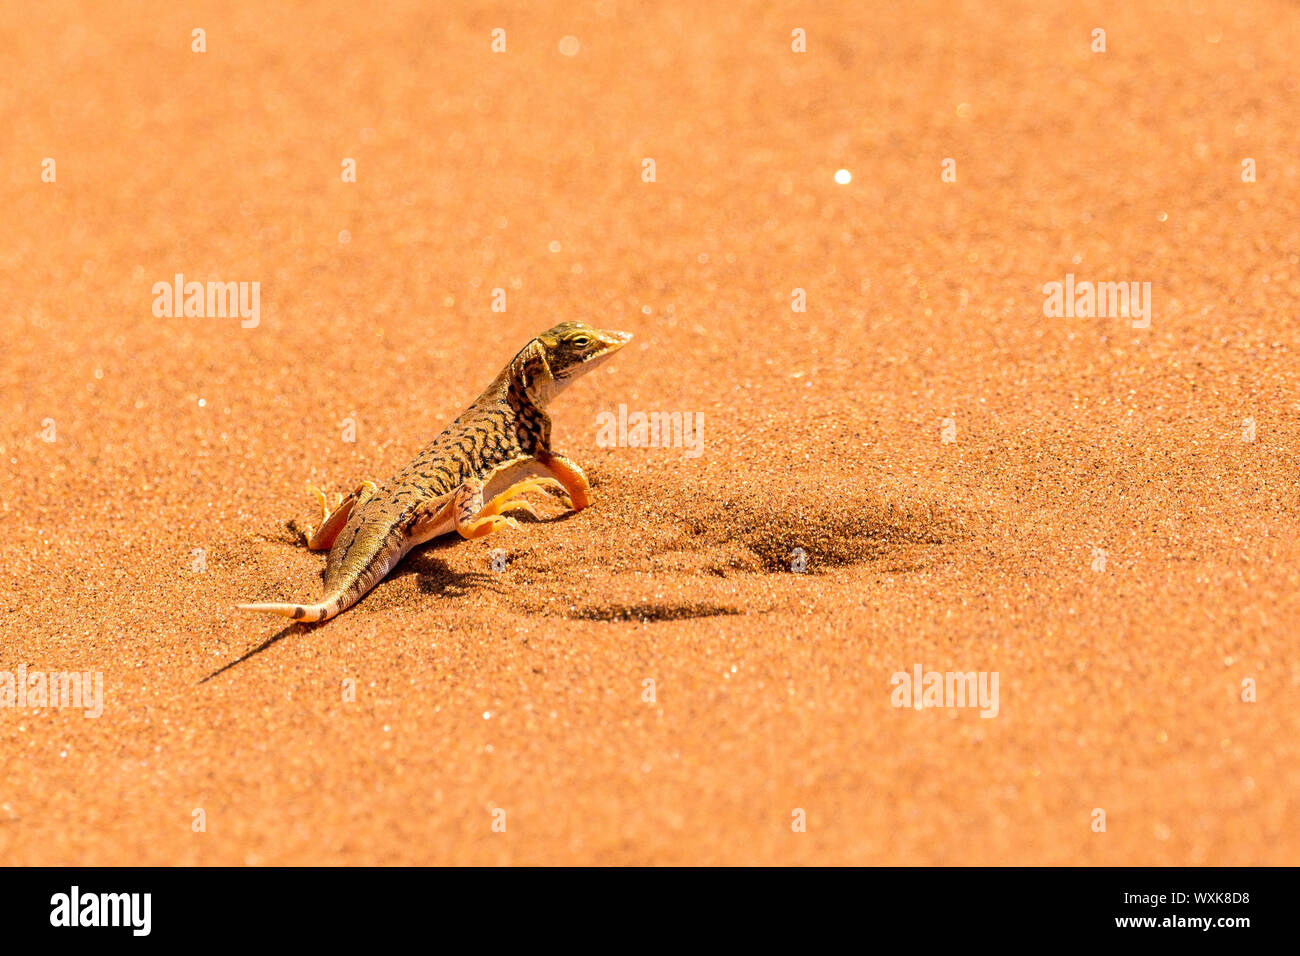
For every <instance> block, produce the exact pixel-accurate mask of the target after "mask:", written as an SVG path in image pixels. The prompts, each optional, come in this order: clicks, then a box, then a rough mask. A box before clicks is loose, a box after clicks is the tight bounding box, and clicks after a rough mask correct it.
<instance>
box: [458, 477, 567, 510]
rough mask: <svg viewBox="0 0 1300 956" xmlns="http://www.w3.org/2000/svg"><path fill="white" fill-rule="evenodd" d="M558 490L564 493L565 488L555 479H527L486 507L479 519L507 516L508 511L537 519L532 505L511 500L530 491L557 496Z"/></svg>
mask: <svg viewBox="0 0 1300 956" xmlns="http://www.w3.org/2000/svg"><path fill="white" fill-rule="evenodd" d="M557 488H558V489H559V490H560V492H561V493H563V491H564V486H563V485H561V484H560V483H559V482H558V481H556V480H555V479H554V478H525V479H524V480H523V481H520V482H518V483H516V484H513V485H511V486H510V487H509V488H507V489H506V490H505V491H503V492H501V494H499V495H497V496H496V497H495V498H493V499H492V500H491V501H489V502H488V503H487V504H486V505H484V506H483V510H482V511H480V512H479V517H486V516H489V515H499V514H505V513H506V512H507V511H522V512H524V513H526V514H530V515H532V516H533V517H534V518H536V517H537V512H536V511H534V510H533V506H532V504H530V503H529V502H527V501H523V500H519V501H512V500H511V499H513V498H517V497H518V496H519V495H522V494H524V493H525V492H529V491H547V492H550V493H551V494H555V489H557Z"/></svg>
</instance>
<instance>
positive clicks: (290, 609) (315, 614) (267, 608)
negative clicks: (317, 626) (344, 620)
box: [235, 603, 330, 623]
mask: <svg viewBox="0 0 1300 956" xmlns="http://www.w3.org/2000/svg"><path fill="white" fill-rule="evenodd" d="M235 607H236V608H237V609H238V610H240V611H262V612H265V613H267V614H279V615H280V616H281V617H289V618H293V619H294V620H295V621H303V622H305V623H312V622H315V621H323V620H325V618H327V617H329V616H330V613H329V612H330V609H329V607H328V605H325V604H274V603H273V604H236V605H235Z"/></svg>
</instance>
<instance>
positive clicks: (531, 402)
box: [501, 342, 552, 455]
mask: <svg viewBox="0 0 1300 956" xmlns="http://www.w3.org/2000/svg"><path fill="white" fill-rule="evenodd" d="M551 381H552V379H551V370H550V368H549V367H547V364H546V359H545V357H544V356H543V355H542V353H541V349H540V347H538V346H537V344H536V343H535V342H533V343H529V345H528V347H526V348H525V349H524V350H523V351H522V352H520V353H519V354H518V355H516V356H515V357H514V359H513V360H512V361H511V362H510V364H509V365H507V366H506V368H505V371H503V372H502V373H501V384H502V387H503V390H504V395H503V396H502V397H503V398H504V400H505V403H506V405H507V406H508V407H509V408H510V412H511V418H512V420H513V421H512V425H513V427H514V430H515V437H516V438H517V439H518V441H519V445H520V448H521V449H522V451H523V452H524V453H525V454H528V455H532V454H536V453H537V452H538V451H539V450H540V451H549V450H550V447H551V416H550V415H548V414H546V401H547V399H548V398H549V389H548V384H549V383H550V382H551Z"/></svg>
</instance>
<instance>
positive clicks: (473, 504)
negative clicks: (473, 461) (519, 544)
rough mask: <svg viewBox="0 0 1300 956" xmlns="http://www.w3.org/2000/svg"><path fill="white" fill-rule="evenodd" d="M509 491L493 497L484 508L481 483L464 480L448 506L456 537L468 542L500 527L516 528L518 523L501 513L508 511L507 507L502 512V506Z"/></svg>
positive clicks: (473, 479)
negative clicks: (466, 539)
mask: <svg viewBox="0 0 1300 956" xmlns="http://www.w3.org/2000/svg"><path fill="white" fill-rule="evenodd" d="M520 484H524V482H520ZM516 487H518V486H516ZM511 490H513V489H508V490H506V491H504V492H502V493H501V494H499V495H497V496H496V497H495V498H493V499H492V501H491V502H490V503H489V504H487V505H485V504H484V503H483V482H481V481H479V480H478V479H477V478H470V479H468V480H466V482H465V483H464V484H463V485H461V486H460V488H459V489H458V490H457V492H456V497H455V498H454V499H453V500H452V506H451V511H452V515H453V516H454V519H455V522H456V531H457V532H458V533H459V534H460V536H461V537H462V538H469V539H472V538H485V537H487V536H488V535H490V534H491V533H492V532H494V531H500V530H501V529H502V528H517V527H519V523H518V522H517V521H515V519H514V518H507V517H505V516H504V515H503V514H501V511H502V510H507V511H508V510H510V508H509V506H507V507H505V508H504V509H503V508H502V504H503V503H504V501H505V499H508V498H509V497H510V491H511ZM516 504H517V505H518V504H524V505H527V502H516ZM490 509H495V510H490ZM529 510H531V509H529Z"/></svg>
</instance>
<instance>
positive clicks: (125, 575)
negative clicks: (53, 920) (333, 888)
mask: <svg viewBox="0 0 1300 956" xmlns="http://www.w3.org/2000/svg"><path fill="white" fill-rule="evenodd" d="M1099 29H1100V30H1104V45H1105V48H1104V50H1100V49H1097V46H1098V39H1097V34H1096V33H1095V31H1096V30H1099ZM195 30H201V31H203V32H202V33H201V34H195V32H194V31H195ZM498 30H500V31H504V32H503V33H494V31H498ZM0 37H2V38H3V39H0V70H2V72H3V74H4V76H5V83H4V84H3V85H0V107H2V108H0V117H3V124H4V130H3V131H4V146H3V148H2V149H0V157H3V167H2V168H0V201H2V202H3V206H4V208H5V209H6V210H7V212H8V228H7V229H5V230H4V235H3V237H2V238H0V263H2V264H3V276H4V286H3V291H4V299H3V312H2V314H3V330H4V348H3V350H2V356H0V462H3V473H2V475H0V532H2V533H0V672H6V673H8V674H11V675H15V676H14V677H13V681H11V683H10V696H9V699H8V702H7V703H6V701H5V700H4V699H2V697H0V703H5V704H6V705H5V706H0V761H2V762H3V768H4V771H3V777H2V779H0V859H3V860H4V861H5V862H6V863H7V864H96V865H99V864H199V865H203V864H241V865H242V864H249V865H257V864H262V865H277V864H575V863H594V864H800V865H802V864H904V865H913V864H915V865H927V864H950V865H964V864H1085V865H1101V864H1125V865H1127V864H1158V865H1163V864H1195V865H1201V864H1206V865H1218V864H1284V863H1291V864H1294V863H1295V862H1297V859H1298V857H1300V825H1298V824H1297V823H1296V817H1297V810H1300V806H1298V805H1297V801H1298V799H1300V796H1298V795H1300V708H1297V693H1298V691H1300V658H1298V656H1297V653H1296V652H1297V643H1298V642H1297V631H1298V628H1297V622H1298V621H1300V597H1298V595H1300V541H1298V538H1297V530H1298V525H1300V522H1298V521H1297V518H1296V503H1297V484H1298V481H1300V390H1298V386H1300V367H1298V365H1297V348H1298V347H1300V341H1298V340H1300V335H1298V332H1297V329H1298V328H1300V326H1298V325H1297V310H1298V307H1300V217H1297V208H1298V201H1300V126H1298V125H1297V122H1296V104H1297V102H1298V101H1300V73H1297V70H1296V57H1295V51H1296V50H1298V49H1300V6H1297V5H1296V4H1295V3H1293V2H1282V0H1258V2H1246V3H1236V2H1226V0H1191V2H1164V0H1154V2H1151V3H1143V4H1130V3H1120V2H1113V3H1061V2H1052V0H1049V2H1040V0H1015V2H1006V3H975V2H917V3H906V4H894V3H849V2H838V3H818V4H812V3H788V4H765V3H732V2H725V3H724V2H713V0H709V2H703V3H700V2H691V3H685V2H678V3H670V4H664V5H651V6H646V5H641V4H633V3H630V2H627V0H599V2H589V0H582V2H575V3H534V2H529V3H522V2H520V3H494V4H486V5H477V4H475V5H469V4H463V5H448V4H429V3H417V2H395V3H384V4H372V5H368V6H364V7H357V5H355V4H344V3H337V2H329V3H310V4H308V3H301V4H288V5H265V4H247V5H240V8H239V9H231V7H230V5H228V4H221V3H210V2H209V3H199V4H193V5H187V7H186V8H185V9H182V8H179V7H177V6H176V5H173V4H162V3H153V4H147V5H141V6H132V7H131V8H129V9H128V8H125V7H122V6H121V5H118V4H113V3H105V2H96V3H76V4H74V3H51V4H40V5H30V4H6V5H4V6H3V8H0ZM494 44H495V45H497V46H498V47H500V46H501V44H504V50H500V49H498V50H494V49H493V47H494ZM197 47H201V49H196V48H197ZM647 160H651V161H652V162H651V163H647V162H646V161H647ZM1247 160H1251V161H1253V162H1251V163H1247V162H1246V161H1247ZM49 161H52V162H49ZM349 161H351V166H349ZM349 169H351V170H352V171H353V172H354V174H355V175H354V177H353V178H354V180H355V181H352V179H350V178H349ZM841 170H842V171H844V172H843V173H841V172H840V171H841ZM845 180H847V181H845ZM177 275H182V276H184V281H185V282H189V281H197V282H200V283H208V282H222V283H226V282H230V283H249V284H250V285H248V286H246V288H248V289H249V290H251V289H252V286H251V283H253V282H256V283H258V286H257V288H258V290H259V292H258V295H259V296H260V298H259V300H258V308H257V310H256V314H255V315H253V314H250V315H248V316H244V315H242V314H240V315H229V314H228V315H225V316H222V315H214V314H201V315H186V314H184V310H183V309H172V310H170V311H172V313H173V314H171V315H168V314H165V312H166V311H168V310H165V309H163V310H162V311H163V312H164V314H161V315H160V314H159V311H160V308H159V303H158V296H159V293H156V292H155V288H156V286H157V285H158V284H160V283H161V284H162V285H164V286H165V285H168V284H170V283H172V281H173V279H174V277H175V276H177ZM1067 275H1068V276H1072V277H1073V279H1072V280H1071V281H1077V282H1085V281H1087V282H1098V283H1100V282H1123V283H1137V284H1138V288H1139V289H1142V288H1147V289H1149V292H1148V293H1147V294H1146V295H1145V296H1144V301H1145V306H1146V307H1149V316H1148V320H1147V321H1145V322H1143V321H1139V320H1136V319H1131V318H1130V317H1126V316H1119V315H1105V316H1103V315H1087V314H1082V315H1081V314H1074V315H1049V314H1047V312H1049V311H1050V310H1049V309H1048V308H1047V307H1046V299H1047V296H1046V294H1045V286H1048V285H1049V284H1050V283H1053V282H1062V283H1063V282H1065V281H1066V278H1067ZM1146 283H1149V287H1147V286H1144V284H1146ZM250 295H251V291H250ZM250 305H251V299H250ZM563 319H581V320H583V321H586V322H589V323H590V324H592V325H594V326H597V327H600V328H606V329H616V330H623V331H627V332H631V333H633V335H634V336H635V338H634V340H633V341H632V343H631V344H630V345H628V346H627V347H626V348H624V349H623V350H622V351H621V352H620V353H619V354H618V355H617V356H615V357H614V358H613V359H611V360H610V361H609V362H608V363H606V364H605V365H603V366H602V367H601V368H599V369H598V370H596V371H595V372H593V373H592V374H591V375H590V376H588V377H586V378H584V379H582V380H581V381H580V382H578V383H577V384H575V385H574V386H573V387H572V388H571V389H569V390H568V391H567V392H565V393H564V394H563V395H562V396H560V397H559V398H558V399H557V400H556V403H555V405H554V406H553V407H552V414H553V418H554V445H555V447H556V448H557V449H559V450H562V451H564V452H566V453H567V454H569V455H570V456H572V457H573V458H574V459H575V460H576V461H578V462H579V463H580V464H581V465H582V466H583V467H584V468H585V469H586V470H587V473H588V475H589V476H590V477H591V480H592V483H593V486H594V502H593V504H592V506H591V507H590V508H589V509H587V510H584V511H582V512H581V513H578V514H570V513H566V511H565V509H564V508H563V507H562V505H561V504H560V503H559V502H557V501H551V500H547V499H546V498H545V497H544V496H543V497H540V498H538V499H537V500H538V511H539V514H540V515H541V517H540V518H539V519H538V520H531V519H527V520H524V521H522V522H521V523H520V527H519V528H518V529H517V530H506V531H502V532H500V533H498V534H496V535H493V536H491V537H488V538H485V539H483V540H478V541H462V540H459V539H447V540H445V541H443V542H439V543H435V544H432V545H430V546H428V547H427V548H424V549H422V550H421V551H419V552H417V553H415V554H412V555H411V556H410V557H408V558H407V559H406V561H405V562H404V563H403V564H402V565H401V566H399V567H398V568H397V569H396V570H395V571H394V573H393V574H391V575H390V576H389V578H388V579H386V580H385V581H384V582H383V583H381V584H380V585H379V586H378V587H377V588H376V589H375V590H374V591H373V592H372V593H371V594H370V595H369V596H368V597H367V598H365V599H364V600H363V601H362V602H361V603H360V604H359V605H358V606H356V607H355V608H353V609H352V610H350V611H348V612H347V613H345V614H343V615H342V616H341V617H339V618H337V619H335V620H333V621H329V622H327V623H325V624H323V625H319V626H314V627H307V626H301V625H293V624H289V623H288V622H286V621H284V620H282V619H279V618H273V617H269V616H259V615H252V614H248V613H244V612H239V611H236V610H235V609H234V605H235V604H236V603H239V602H241V601H267V600H310V599H314V598H316V597H318V596H319V595H320V593H321V588H322V584H321V571H322V569H323V567H324V557H323V555H321V554H319V553H314V552H310V551H307V550H306V549H305V548H304V547H303V546H302V543H301V540H300V531H301V529H302V528H303V527H305V526H306V525H307V524H310V523H312V522H313V521H314V520H315V519H316V518H317V511H316V505H315V501H314V499H313V498H312V497H311V495H310V494H309V493H308V491H307V485H308V484H318V485H321V486H323V487H325V488H326V489H328V490H329V491H330V492H342V491H346V490H349V489H351V488H352V487H354V486H355V485H356V484H357V483H358V482H360V481H361V480H363V479H366V478H385V477H387V476H389V475H391V474H392V473H394V472H395V471H396V470H397V469H399V468H400V467H401V466H402V465H403V464H405V462H406V461H407V460H409V459H410V458H411V457H412V456H413V455H414V454H415V453H416V452H417V451H418V450H419V449H420V448H421V447H422V446H423V445H424V444H426V443H427V442H428V441H429V440H430V439H432V438H433V437H434V436H435V435H436V434H437V433H438V432H439V431H440V430H441V429H442V428H443V427H444V426H446V425H447V424H448V423H449V422H450V421H451V420H452V419H453V418H455V416H456V415H457V414H458V413H459V412H460V410H461V409H462V408H463V407H464V406H465V405H466V404H467V403H468V402H469V401H470V400H472V399H473V398H474V397H475V396H476V395H477V394H478V393H479V391H480V390H481V389H482V388H483V387H484V386H485V385H486V384H487V383H488V382H489V381H490V380H491V379H492V377H493V376H494V375H496V373H497V372H498V371H499V370H500V369H501V368H502V367H503V366H504V365H505V363H506V362H507V361H508V360H509V359H510V357H511V356H512V355H514V354H515V353H516V352H517V351H518V350H519V349H520V348H521V347H522V346H523V345H524V343H526V342H527V341H528V340H529V338H530V337H531V336H533V335H534V334H536V333H538V332H540V331H541V330H543V329H546V328H548V327H549V326H551V325H553V324H554V323H556V322H558V321H560V320H563ZM620 406H625V408H626V410H628V412H629V414H630V413H633V412H638V411H639V412H646V413H649V412H659V413H664V414H671V413H674V412H680V413H683V414H684V415H686V416H689V418H688V420H690V421H694V422H700V423H702V424H701V426H700V428H699V430H698V431H697V432H695V433H694V434H693V438H694V439H697V440H698V441H697V444H696V446H695V447H694V448H690V447H687V446H686V445H685V444H683V447H663V443H662V442H661V443H660V447H631V442H630V441H629V442H613V443H611V442H609V441H606V440H602V438H601V435H600V429H599V428H598V422H599V421H600V420H601V418H602V416H607V415H618V414H619V408H620ZM286 624H288V626H287V627H286V626H285V625H286ZM918 667H919V668H921V669H922V671H923V672H930V671H935V672H940V673H947V672H955V673H968V672H974V673H983V674H986V675H987V674H996V675H997V679H998V706H997V708H996V714H995V715H990V716H981V711H980V710H978V709H975V708H971V707H959V706H942V707H940V706H933V707H922V708H921V709H919V710H918V709H916V708H914V707H898V706H895V703H896V702H897V700H896V690H897V688H896V687H895V685H894V675H895V674H898V673H906V674H911V673H913V672H914V669H915V668H918ZM74 671H75V672H87V673H91V674H95V675H99V676H100V678H101V679H102V689H103V696H102V713H100V714H98V715H93V714H91V713H90V710H89V708H88V707H83V708H81V709H78V708H76V707H74V706H52V705H50V702H49V701H46V705H45V706H40V705H39V700H38V699H37V702H36V703H34V702H33V700H34V698H28V699H26V700H25V701H24V700H23V699H22V697H23V694H22V693H20V691H24V690H26V688H20V687H19V684H18V683H16V682H17V681H18V677H17V676H16V675H19V674H22V675H27V676H26V677H25V678H24V680H30V679H31V677H30V675H33V674H58V673H70V672H74ZM2 677H3V675H2V674H0V678H2ZM92 683H93V681H92ZM32 686H33V687H34V686H35V685H32ZM88 686H90V685H88ZM3 691H4V685H3V683H2V682H0V695H3ZM1098 811H1101V814H1102V815H1100V816H1099V814H1098ZM1099 821H1100V822H1101V823H1104V829H1102V828H1101V827H1100V826H1099Z"/></svg>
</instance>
